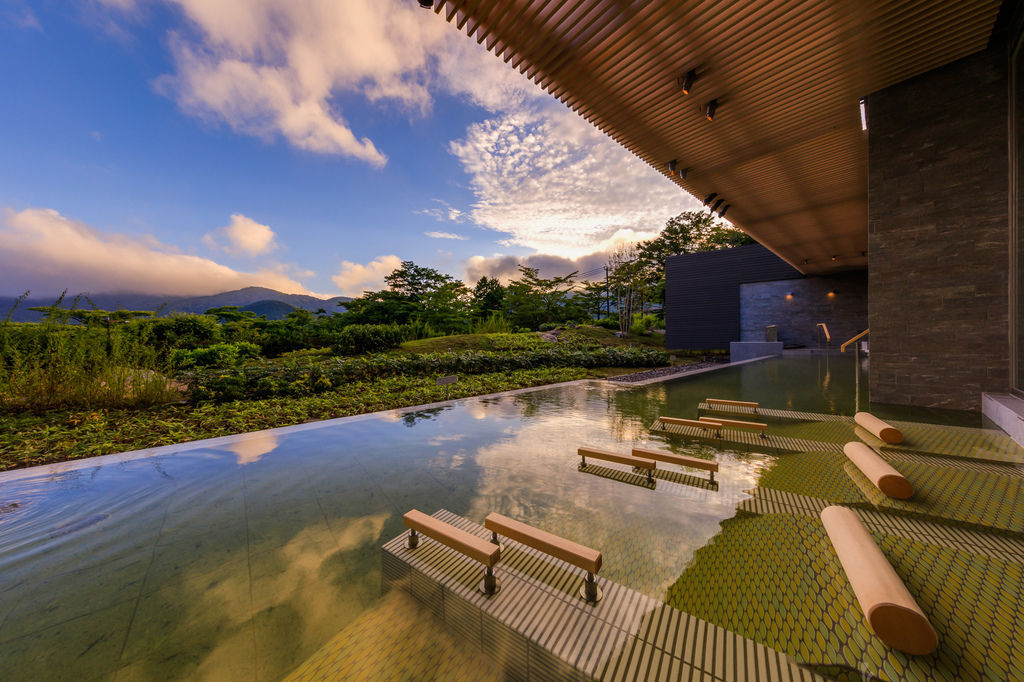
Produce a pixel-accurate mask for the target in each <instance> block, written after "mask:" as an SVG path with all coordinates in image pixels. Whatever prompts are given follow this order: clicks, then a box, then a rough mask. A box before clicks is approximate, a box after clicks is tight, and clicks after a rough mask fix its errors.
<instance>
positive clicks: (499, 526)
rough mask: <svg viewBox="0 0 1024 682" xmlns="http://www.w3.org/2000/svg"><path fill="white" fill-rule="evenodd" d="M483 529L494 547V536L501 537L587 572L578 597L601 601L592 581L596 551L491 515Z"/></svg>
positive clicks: (597, 562) (598, 558)
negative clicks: (489, 536) (487, 531)
mask: <svg viewBox="0 0 1024 682" xmlns="http://www.w3.org/2000/svg"><path fill="white" fill-rule="evenodd" d="M484 528H486V529H487V530H489V531H491V542H492V543H493V544H495V545H497V544H498V535H503V536H505V537H507V538H509V539H510V540H515V541H516V542H520V543H522V544H524V545H526V546H527V547H533V548H534V549H538V550H540V551H542V552H544V553H545V554H550V555H551V556H553V557H555V558H556V559H561V560H562V561H565V562H567V563H570V564H572V565H573V566H576V567H577V568H582V569H583V570H584V571H586V572H587V577H586V580H584V581H583V585H582V586H580V596H581V597H583V599H585V600H586V601H588V602H594V603H597V602H598V601H600V600H601V597H602V596H603V595H602V593H601V588H599V587H598V586H597V581H595V580H594V574H595V573H597V572H598V571H600V570H601V553H600V552H599V551H597V550H596V549H591V548H590V547H585V546H583V545H581V544H578V543H575V542H573V541H572V540H566V539H565V538H560V537H558V536H557V535H553V534H552V533H548V532H547V531H543V530H540V529H539V528H534V527H533V526H528V525H527V524H525V523H523V522H522V521H516V520H515V519H510V518H509V517H507V516H502V515H501V514H497V513H494V512H491V513H490V514H488V515H487V518H486V519H484Z"/></svg>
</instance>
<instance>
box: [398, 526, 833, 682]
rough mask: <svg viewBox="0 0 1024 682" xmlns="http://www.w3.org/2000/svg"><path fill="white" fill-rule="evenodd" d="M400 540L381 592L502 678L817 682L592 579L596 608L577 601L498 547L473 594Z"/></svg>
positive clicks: (535, 560)
mask: <svg viewBox="0 0 1024 682" xmlns="http://www.w3.org/2000/svg"><path fill="white" fill-rule="evenodd" d="M434 516H435V517H436V518H439V519H441V520H443V521H445V522H447V523H450V524H452V525H454V526H456V527H459V528H461V529H463V530H466V531H468V532H470V533H473V534H474V535H478V536H480V537H482V538H489V537H490V533H489V531H487V530H485V529H484V528H483V526H480V525H478V524H476V523H473V522H471V521H468V520H467V519H464V518H462V517H461V516H458V515H456V514H453V513H451V512H449V511H446V510H441V511H438V512H437V513H436V514H434ZM405 542H406V536H405V534H403V535H401V536H399V537H397V538H394V539H393V540H391V541H389V542H388V543H386V544H385V545H384V546H383V548H382V550H383V581H384V589H385V591H387V590H389V589H391V588H393V587H398V586H400V587H402V588H404V589H405V590H407V591H408V592H409V593H411V594H412V595H413V596H414V597H415V598H416V599H417V601H419V602H420V603H421V604H422V605H423V606H424V607H426V608H427V609H428V610H430V611H431V612H432V613H433V614H434V615H435V616H437V617H438V618H439V619H441V620H443V621H444V622H445V623H446V624H447V625H448V627H449V628H451V629H452V630H454V631H456V632H458V633H459V634H460V636H461V637H462V638H463V639H464V641H465V642H466V644H467V646H472V647H475V648H477V649H479V650H480V651H482V652H483V653H484V654H485V655H487V656H489V657H490V658H492V660H494V661H495V662H496V663H498V664H499V665H501V666H502V667H503V668H504V673H505V676H506V678H508V679H581V680H582V679H595V678H596V679H601V680H647V679H665V680H689V679H698V678H704V679H714V680H744V679H758V680H817V679H822V678H820V677H818V676H817V675H815V674H813V673H812V672H810V671H809V670H807V669H805V668H802V667H800V666H799V665H797V663H796V662H795V661H794V660H793V659H792V658H791V657H789V656H787V655H785V654H782V653H780V652H778V651H775V650H774V649H771V648H768V647H765V646H763V645H761V644H758V643H756V642H754V641H753V640H750V639H746V638H744V637H740V636H738V635H736V634H734V633H732V632H730V631H728V630H725V629H723V628H719V627H716V626H714V625H712V624H710V623H707V622H705V621H702V620H700V619H698V618H694V617H692V616H689V615H687V614H685V613H683V612H681V611H678V610H677V609H674V608H672V607H670V606H667V605H666V604H664V603H662V602H660V601H657V600H655V599H651V598H650V597H648V596H646V595H643V594H641V593H639V592H636V591H634V590H631V589H629V588H627V587H625V586H623V585H619V584H617V583H613V582H610V581H608V580H604V579H602V578H600V577H599V578H598V582H599V584H600V587H601V589H602V590H603V592H604V598H603V599H602V600H601V601H600V602H599V603H598V604H597V605H591V604H587V603H585V602H583V601H582V600H581V599H580V598H579V597H578V596H577V590H578V589H579V584H580V582H581V580H582V576H581V574H580V572H579V571H576V570H574V569H572V568H571V567H569V566H568V564H565V563H563V562H560V561H557V560H555V559H553V558H551V557H549V556H547V555H545V554H543V553H541V552H539V551H537V550H533V549H531V548H528V547H526V546H524V545H521V544H519V543H517V542H513V541H510V540H507V539H506V540H505V550H504V557H503V559H502V561H501V562H500V563H499V564H498V565H497V566H496V567H495V573H496V574H497V576H498V579H499V581H500V583H501V590H500V591H499V592H498V594H497V595H494V596H492V597H486V596H484V595H483V594H481V593H480V592H478V591H477V589H476V584H477V582H478V581H479V579H480V575H481V568H480V565H479V564H476V563H475V562H473V561H470V560H469V559H466V558H465V557H464V556H462V555H461V554H458V553H457V552H455V551H453V550H451V549H449V548H447V547H445V546H443V545H440V544H439V543H436V542H433V541H431V540H424V541H421V543H420V546H419V547H418V548H417V549H416V550H409V549H408V548H406V546H405Z"/></svg>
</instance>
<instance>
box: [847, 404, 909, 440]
mask: <svg viewBox="0 0 1024 682" xmlns="http://www.w3.org/2000/svg"><path fill="white" fill-rule="evenodd" d="M853 421H855V422H857V423H858V424H860V425H861V426H863V427H864V428H865V429H867V430H868V431H870V432H871V433H873V434H874V435H875V437H876V438H878V439H880V440H882V441H884V442H886V443H891V444H893V445H895V444H896V443H902V442H903V434H902V433H900V430H899V429H897V428H896V427H895V426H890V425H888V424H886V423H885V422H884V421H882V420H881V419H879V418H878V417H876V416H875V415H873V414H871V413H869V412H858V413H857V414H855V415H853Z"/></svg>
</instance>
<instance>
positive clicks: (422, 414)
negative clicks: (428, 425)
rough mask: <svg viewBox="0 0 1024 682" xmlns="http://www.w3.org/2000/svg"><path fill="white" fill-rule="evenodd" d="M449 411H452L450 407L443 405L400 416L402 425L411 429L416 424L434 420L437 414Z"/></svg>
mask: <svg viewBox="0 0 1024 682" xmlns="http://www.w3.org/2000/svg"><path fill="white" fill-rule="evenodd" d="M450 409H452V406H451V405H443V406H441V407H431V408H427V409H425V410H416V411H415V412H406V413H405V414H403V415H402V423H403V424H405V425H406V426H408V427H413V426H416V422H420V421H430V420H433V419H436V418H437V416H438V415H439V414H441V413H442V412H444V411H445V410H450Z"/></svg>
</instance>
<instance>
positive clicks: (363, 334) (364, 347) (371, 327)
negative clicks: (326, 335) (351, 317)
mask: <svg viewBox="0 0 1024 682" xmlns="http://www.w3.org/2000/svg"><path fill="white" fill-rule="evenodd" d="M409 335H410V330H409V328H408V327H403V326H400V325H397V324H350V325H348V326H347V327H342V329H341V331H339V332H338V333H337V335H336V336H335V338H334V342H333V343H331V352H332V353H334V354H335V355H362V354H363V353H379V352H381V351H385V350H390V349H392V348H398V347H399V346H400V345H402V342H403V341H405V340H406V338H408V336H409Z"/></svg>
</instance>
